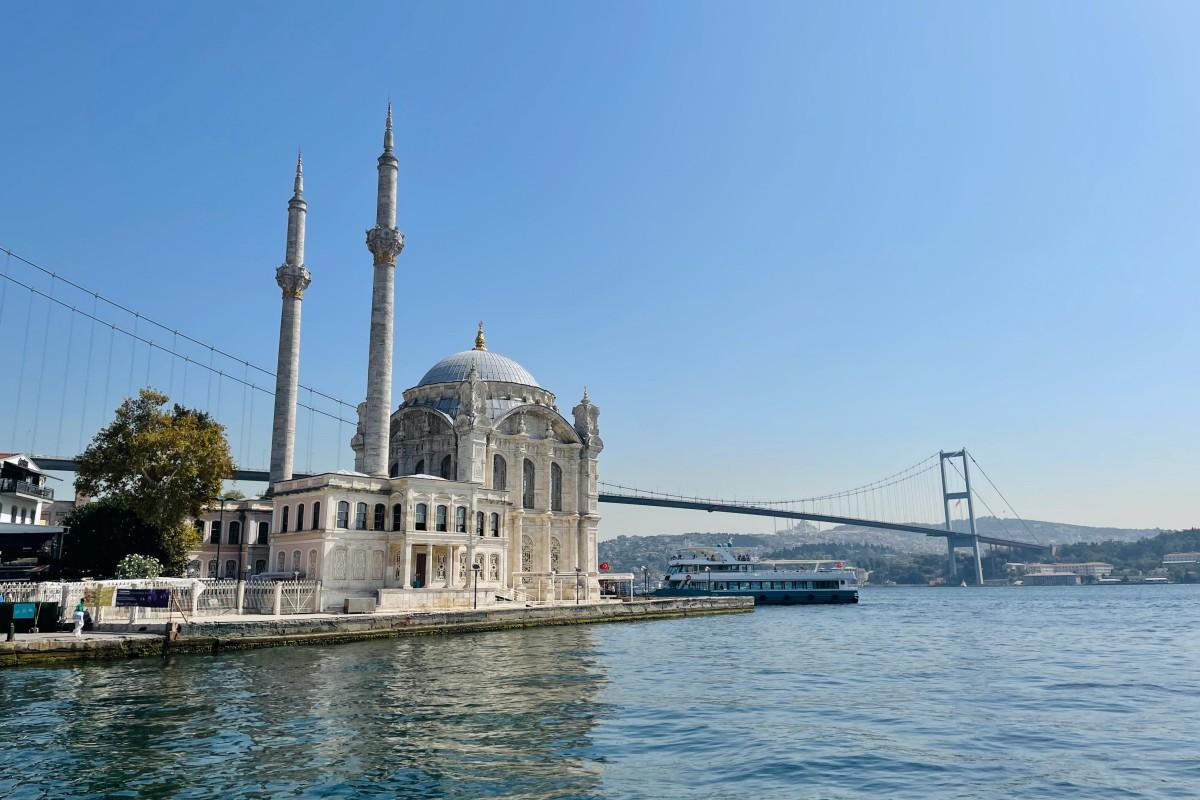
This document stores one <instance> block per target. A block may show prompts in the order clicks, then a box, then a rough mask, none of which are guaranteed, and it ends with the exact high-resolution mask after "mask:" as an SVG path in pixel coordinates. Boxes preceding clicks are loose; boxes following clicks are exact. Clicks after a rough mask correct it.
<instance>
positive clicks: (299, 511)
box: [296, 503, 304, 531]
mask: <svg viewBox="0 0 1200 800" xmlns="http://www.w3.org/2000/svg"><path fill="white" fill-rule="evenodd" d="M296 530H298V531H302V530H304V503H301V504H300V505H298V506H296Z"/></svg>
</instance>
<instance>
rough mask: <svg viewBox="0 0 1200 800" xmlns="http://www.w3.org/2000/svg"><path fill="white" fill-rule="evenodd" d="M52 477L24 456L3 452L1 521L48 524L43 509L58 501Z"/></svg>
mask: <svg viewBox="0 0 1200 800" xmlns="http://www.w3.org/2000/svg"><path fill="white" fill-rule="evenodd" d="M48 480H57V479H55V478H51V476H49V475H47V474H46V473H45V472H43V471H42V469H41V468H40V467H39V466H38V465H37V464H36V463H35V462H34V460H33V459H32V458H30V457H29V456H27V455H25V454H24V453H0V522H8V523H10V524H13V525H44V524H45V523H44V522H43V521H42V510H43V508H44V507H45V506H48V505H49V504H50V503H52V502H54V490H53V489H51V488H50V487H49V486H48V485H47V481H48Z"/></svg>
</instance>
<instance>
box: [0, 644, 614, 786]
mask: <svg viewBox="0 0 1200 800" xmlns="http://www.w3.org/2000/svg"><path fill="white" fill-rule="evenodd" d="M593 637H594V632H593V631H592V630H591V629H588V628H581V627H574V626H571V627H564V628H548V629H540V630H534V631H513V632H502V633H491V634H481V635H470V636H448V637H419V638H409V639H399V640H387V641H376V642H364V643H359V644H354V645H346V646H341V647H311V648H288V649H282V650H260V651H253V652H248V653H238V654H228V655H223V656H220V657H212V658H200V657H178V658H174V659H169V660H167V661H159V660H149V661H137V662H127V663H120V664H107V665H94V666H83V667H77V668H71V669H56V670H9V671H6V672H5V673H3V674H0V689H2V690H3V692H2V697H0V795H3V796H11V797H13V798H23V797H30V798H32V797H45V796H68V795H70V796H89V797H132V796H145V795H154V796H179V797H223V798H238V797H262V796H266V795H287V796H293V797H395V796H404V797H447V798H455V797H463V798H467V797H471V798H475V797H483V796H489V797H520V798H541V797H564V796H570V797H578V796H591V795H594V794H595V791H596V789H597V788H598V785H599V773H598V771H597V769H596V768H595V766H594V765H591V764H589V763H587V761H586V760H585V754H586V753H587V752H588V750H589V748H590V747H591V732H592V729H593V726H594V725H595V722H596V720H597V718H598V716H600V715H602V714H603V713H605V709H604V707H603V706H602V705H601V704H600V699H599V696H598V692H599V689H600V688H601V686H602V684H603V683H604V675H603V673H602V671H601V669H600V667H599V665H598V664H597V661H596V645H595V640H594V638H593ZM30 774H35V775H36V776H37V777H36V778H35V779H34V780H33V781H29V780H23V778H24V777H25V776H28V775H30Z"/></svg>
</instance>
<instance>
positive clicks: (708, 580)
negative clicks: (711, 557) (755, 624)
mask: <svg viewBox="0 0 1200 800" xmlns="http://www.w3.org/2000/svg"><path fill="white" fill-rule="evenodd" d="M704 583H705V589H707V590H708V591H709V592H712V567H705V568H704Z"/></svg>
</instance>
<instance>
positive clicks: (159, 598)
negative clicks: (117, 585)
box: [117, 589, 171, 608]
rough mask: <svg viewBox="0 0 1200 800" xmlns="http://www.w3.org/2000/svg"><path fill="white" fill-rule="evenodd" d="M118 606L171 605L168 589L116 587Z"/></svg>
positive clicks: (150, 606)
mask: <svg viewBox="0 0 1200 800" xmlns="http://www.w3.org/2000/svg"><path fill="white" fill-rule="evenodd" d="M117 605H118V606H125V607H129V606H140V607H141V608H168V607H169V606H170V605H171V590H170V589H117Z"/></svg>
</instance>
